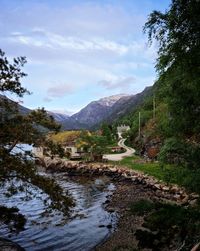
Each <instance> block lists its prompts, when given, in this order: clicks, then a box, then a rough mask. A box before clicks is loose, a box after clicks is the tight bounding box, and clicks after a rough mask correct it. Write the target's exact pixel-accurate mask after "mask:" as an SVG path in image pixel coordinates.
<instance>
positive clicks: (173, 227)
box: [130, 199, 200, 250]
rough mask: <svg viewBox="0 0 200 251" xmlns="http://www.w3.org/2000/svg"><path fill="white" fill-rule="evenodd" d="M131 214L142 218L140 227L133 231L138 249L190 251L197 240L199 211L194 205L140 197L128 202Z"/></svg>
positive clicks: (199, 226) (199, 234)
mask: <svg viewBox="0 0 200 251" xmlns="http://www.w3.org/2000/svg"><path fill="white" fill-rule="evenodd" d="M130 213H131V214H136V215H140V216H143V217H144V223H143V224H142V227H143V228H141V229H138V230H137V231H136V232H135V235H136V238H137V239H138V240H139V243H138V247H139V248H151V249H153V250H165V248H166V247H168V248H169V249H171V250H174V249H175V248H177V247H178V248H181V249H179V250H191V249H192V248H193V246H194V244H195V243H198V242H199V238H200V232H199V229H200V211H199V210H197V209H196V208H184V207H181V206H177V205H172V204H163V203H159V202H152V201H149V200H144V199H142V200H139V201H136V202H134V203H132V204H131V205H130ZM176 250H177V249H176Z"/></svg>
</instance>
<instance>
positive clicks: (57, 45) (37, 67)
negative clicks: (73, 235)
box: [0, 0, 170, 114]
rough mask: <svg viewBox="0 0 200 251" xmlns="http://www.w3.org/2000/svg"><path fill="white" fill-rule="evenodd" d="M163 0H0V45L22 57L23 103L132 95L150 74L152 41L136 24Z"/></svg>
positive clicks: (66, 107)
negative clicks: (26, 93)
mask: <svg viewBox="0 0 200 251" xmlns="http://www.w3.org/2000/svg"><path fill="white" fill-rule="evenodd" d="M169 5H170V0H91V1H87V0H0V8H1V12H0V48H1V49H2V50H3V51H4V52H5V53H6V56H7V57H8V59H10V60H12V58H13V57H18V56H26V58H27V64H26V65H25V66H24V69H23V71H24V72H25V73H27V74H28V76H27V77H26V78H24V79H23V80H22V85H23V86H24V87H26V88H27V89H28V90H29V91H31V93H32V94H31V95H30V96H29V95H28V96H27V95H26V96H25V97H24V98H23V103H22V104H23V105H24V106H26V107H28V108H31V109H35V108H38V107H45V108H46V109H47V110H50V111H57V112H64V113H68V114H72V113H75V112H77V111H79V110H80V109H81V108H83V107H84V106H85V105H87V104H88V103H89V102H91V101H93V100H98V99H100V98H102V97H106V96H110V95H115V94H119V93H123V94H136V93H139V92H141V91H142V90H143V89H144V88H145V87H146V86H150V85H152V84H153V83H154V81H155V80H156V77H157V74H156V71H155V68H154V66H155V62H156V56H157V54H156V51H157V45H156V43H153V44H152V46H149V44H148V38H147V34H144V33H143V26H144V24H145V22H146V21H147V18H148V15H149V14H150V13H151V12H152V11H153V10H160V11H165V10H166V9H168V7H169Z"/></svg>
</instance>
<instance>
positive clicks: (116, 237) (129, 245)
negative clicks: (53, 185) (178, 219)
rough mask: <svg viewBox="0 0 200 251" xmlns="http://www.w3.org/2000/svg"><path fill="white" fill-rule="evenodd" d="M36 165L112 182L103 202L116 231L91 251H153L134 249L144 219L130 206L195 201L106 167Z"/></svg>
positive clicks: (167, 249)
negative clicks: (114, 217) (113, 214)
mask: <svg viewBox="0 0 200 251" xmlns="http://www.w3.org/2000/svg"><path fill="white" fill-rule="evenodd" d="M37 164H40V165H42V166H43V167H45V169H46V170H47V171H50V172H65V173H67V174H68V175H69V176H76V175H77V176H80V175H83V176H87V177H90V176H93V175H97V176H100V175H105V176H108V177H109V178H110V179H111V180H113V181H114V182H115V186H116V190H115V191H114V193H113V194H112V195H110V196H109V197H108V198H107V200H106V202H105V204H104V206H105V208H106V210H107V211H109V212H113V211H115V212H117V214H118V216H119V220H118V224H117V228H116V229H115V231H114V232H113V233H112V235H111V236H110V237H109V238H108V239H106V240H105V242H103V243H100V245H98V246H97V247H96V248H95V249H94V250H95V251H115V250H116V251H126V250H127V251H128V250H132V251H136V250H143V251H150V250H153V249H147V248H143V249H141V248H140V249H138V240H137V239H136V236H135V233H136V231H137V230H138V229H144V228H143V223H144V217H145V216H144V215H143V216H138V215H135V214H132V213H131V212H130V205H131V203H135V202H137V201H140V200H141V199H144V200H150V201H152V202H155V203H156V202H164V203H170V204H176V205H182V206H184V207H185V208H187V207H190V206H195V205H196V202H197V200H198V198H199V195H198V194H194V193H190V194H189V193H187V192H186V190H185V189H184V188H182V187H178V186H177V185H167V184H166V183H164V182H162V181H158V180H157V179H155V178H153V177H151V176H149V175H146V174H143V173H141V172H138V171H134V170H130V169H128V168H126V167H122V166H117V165H111V164H108V163H83V162H74V161H66V160H61V159H53V160H52V159H50V158H44V159H42V160H39V161H38V163H37ZM162 250H165V251H171V250H177V243H176V242H175V241H174V242H173V241H172V243H171V244H170V245H169V246H166V247H165V248H164V249H162Z"/></svg>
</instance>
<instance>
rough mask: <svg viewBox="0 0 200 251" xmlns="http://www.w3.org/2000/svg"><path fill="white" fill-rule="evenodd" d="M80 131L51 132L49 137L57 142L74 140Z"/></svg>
mask: <svg viewBox="0 0 200 251" xmlns="http://www.w3.org/2000/svg"><path fill="white" fill-rule="evenodd" d="M80 133H81V131H63V132H59V133H56V134H51V135H50V138H51V139H52V140H53V141H54V142H57V143H65V142H68V141H69V142H71V141H74V140H76V139H77V138H78V137H79V136H80Z"/></svg>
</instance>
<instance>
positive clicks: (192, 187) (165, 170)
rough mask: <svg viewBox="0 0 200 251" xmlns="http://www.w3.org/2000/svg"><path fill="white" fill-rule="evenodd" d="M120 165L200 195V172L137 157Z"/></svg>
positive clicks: (120, 162)
mask: <svg viewBox="0 0 200 251" xmlns="http://www.w3.org/2000/svg"><path fill="white" fill-rule="evenodd" d="M118 164H119V165H120V166H121V165H122V166H126V167H128V168H130V169H133V170H137V171H142V172H144V173H146V174H148V175H151V176H154V177H155V178H157V179H158V180H162V181H164V182H166V183H168V184H177V185H179V186H183V187H185V188H186V189H187V190H189V191H191V192H195V193H198V194H200V170H189V169H188V168H185V167H180V166H175V165H169V164H161V163H159V162H158V161H157V162H155V161H154V162H146V161H145V160H144V159H142V158H139V157H136V156H133V157H126V158H124V159H122V160H121V161H119V162H118Z"/></svg>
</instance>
